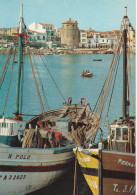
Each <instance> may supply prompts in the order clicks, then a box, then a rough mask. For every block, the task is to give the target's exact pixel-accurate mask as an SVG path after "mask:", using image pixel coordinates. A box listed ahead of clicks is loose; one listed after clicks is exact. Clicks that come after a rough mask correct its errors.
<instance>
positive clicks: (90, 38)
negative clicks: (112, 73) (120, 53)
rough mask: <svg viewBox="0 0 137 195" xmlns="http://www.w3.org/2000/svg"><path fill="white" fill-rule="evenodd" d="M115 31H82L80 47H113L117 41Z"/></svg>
mask: <svg viewBox="0 0 137 195" xmlns="http://www.w3.org/2000/svg"><path fill="white" fill-rule="evenodd" d="M117 36H118V32H117V34H115V31H107V32H95V31H90V32H89V31H83V30H82V31H80V43H79V47H82V48H103V47H108V48H113V47H114V46H115V44H116V41H117Z"/></svg>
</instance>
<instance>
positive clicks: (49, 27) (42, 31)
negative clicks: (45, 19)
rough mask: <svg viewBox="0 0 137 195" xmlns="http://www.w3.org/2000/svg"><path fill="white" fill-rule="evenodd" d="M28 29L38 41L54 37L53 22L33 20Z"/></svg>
mask: <svg viewBox="0 0 137 195" xmlns="http://www.w3.org/2000/svg"><path fill="white" fill-rule="evenodd" d="M28 30H29V31H32V32H33V34H34V35H33V38H34V37H35V40H36V41H39V42H51V41H53V40H54V37H55V36H54V26H53V24H42V23H38V22H33V23H32V24H30V25H29V26H28Z"/></svg>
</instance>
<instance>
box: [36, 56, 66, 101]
mask: <svg viewBox="0 0 137 195" xmlns="http://www.w3.org/2000/svg"><path fill="white" fill-rule="evenodd" d="M40 57H41V59H42V61H43V64H44V65H45V67H46V69H47V71H48V73H49V75H50V77H51V78H52V80H53V82H54V84H55V86H56V87H57V89H58V91H59V93H60V94H61V96H62V98H63V99H64V101H65V102H66V100H65V98H64V96H63V94H62V93H61V91H60V89H59V87H58V85H57V83H56V82H55V80H54V78H53V76H52V75H51V73H50V71H49V69H48V67H47V65H46V63H45V62H44V60H43V58H42V56H40Z"/></svg>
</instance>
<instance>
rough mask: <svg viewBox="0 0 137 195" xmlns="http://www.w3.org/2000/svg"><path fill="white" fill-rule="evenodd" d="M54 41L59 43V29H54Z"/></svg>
mask: <svg viewBox="0 0 137 195" xmlns="http://www.w3.org/2000/svg"><path fill="white" fill-rule="evenodd" d="M54 31H55V40H56V41H60V42H61V28H54Z"/></svg>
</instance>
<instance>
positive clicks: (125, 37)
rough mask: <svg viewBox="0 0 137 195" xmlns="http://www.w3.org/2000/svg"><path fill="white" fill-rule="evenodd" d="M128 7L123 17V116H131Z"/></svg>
mask: <svg viewBox="0 0 137 195" xmlns="http://www.w3.org/2000/svg"><path fill="white" fill-rule="evenodd" d="M127 21H128V17H127V7H125V16H124V18H123V26H124V30H123V118H127V117H128V116H129V112H128V106H129V105H128V102H129V101H128V100H127V82H128V75H127V30H128V29H127V26H128V24H127Z"/></svg>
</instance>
